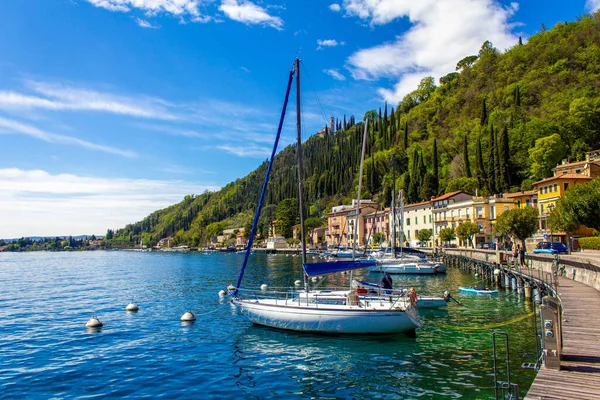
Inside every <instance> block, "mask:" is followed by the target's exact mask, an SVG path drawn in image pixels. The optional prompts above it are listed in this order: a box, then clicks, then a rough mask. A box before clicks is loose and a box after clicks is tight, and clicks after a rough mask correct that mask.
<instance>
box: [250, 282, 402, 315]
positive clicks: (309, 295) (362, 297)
mask: <svg viewBox="0 0 600 400" xmlns="http://www.w3.org/2000/svg"><path fill="white" fill-rule="evenodd" d="M239 295H241V296H240V297H245V298H246V299H255V300H261V299H269V300H272V301H274V302H275V305H293V304H294V305H298V306H303V305H304V306H308V305H313V306H314V307H316V308H319V306H320V305H321V306H327V305H332V304H335V305H359V306H365V307H369V306H371V305H374V304H376V303H382V302H384V303H385V304H390V308H399V309H403V310H406V309H408V308H409V307H408V305H409V304H410V296H409V293H408V291H407V290H406V289H383V288H381V289H377V288H373V289H372V290H369V291H368V292H366V293H365V292H361V291H358V290H357V288H353V289H348V287H328V288H319V289H318V290H314V291H310V292H306V291H305V290H304V289H301V288H289V287H271V288H268V289H267V290H264V289H262V288H244V289H239Z"/></svg>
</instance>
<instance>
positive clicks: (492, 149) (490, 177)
mask: <svg viewBox="0 0 600 400" xmlns="http://www.w3.org/2000/svg"><path fill="white" fill-rule="evenodd" d="M495 142H496V141H495V137H494V126H493V125H492V126H490V144H489V158H488V172H487V188H488V190H489V192H490V194H494V193H496V163H495V160H496V159H497V157H496V144H495Z"/></svg>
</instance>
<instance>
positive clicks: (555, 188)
mask: <svg viewBox="0 0 600 400" xmlns="http://www.w3.org/2000/svg"><path fill="white" fill-rule="evenodd" d="M554 191H555V192H558V184H557V183H555V184H554Z"/></svg>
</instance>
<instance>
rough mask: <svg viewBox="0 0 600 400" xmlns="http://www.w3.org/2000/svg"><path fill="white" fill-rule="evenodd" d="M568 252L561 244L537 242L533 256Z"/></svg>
mask: <svg viewBox="0 0 600 400" xmlns="http://www.w3.org/2000/svg"><path fill="white" fill-rule="evenodd" d="M568 252H569V248H568V247H567V246H565V245H564V244H562V243H561V242H552V243H551V242H539V243H538V244H537V246H535V249H533V253H534V254H540V253H542V254H567V253H568Z"/></svg>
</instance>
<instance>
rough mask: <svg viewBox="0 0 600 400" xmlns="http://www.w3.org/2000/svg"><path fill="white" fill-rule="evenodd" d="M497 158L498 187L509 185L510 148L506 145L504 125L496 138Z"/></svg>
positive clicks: (507, 186) (506, 129) (505, 188)
mask: <svg viewBox="0 0 600 400" xmlns="http://www.w3.org/2000/svg"><path fill="white" fill-rule="evenodd" d="M498 159H499V163H500V189H503V190H508V188H509V187H510V149H509V145H508V128H507V127H506V126H505V127H504V129H503V130H502V133H501V134H500V139H499V140H498Z"/></svg>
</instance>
